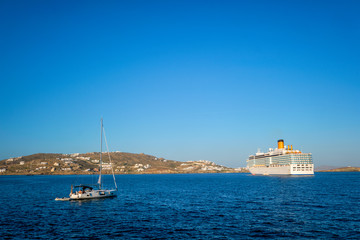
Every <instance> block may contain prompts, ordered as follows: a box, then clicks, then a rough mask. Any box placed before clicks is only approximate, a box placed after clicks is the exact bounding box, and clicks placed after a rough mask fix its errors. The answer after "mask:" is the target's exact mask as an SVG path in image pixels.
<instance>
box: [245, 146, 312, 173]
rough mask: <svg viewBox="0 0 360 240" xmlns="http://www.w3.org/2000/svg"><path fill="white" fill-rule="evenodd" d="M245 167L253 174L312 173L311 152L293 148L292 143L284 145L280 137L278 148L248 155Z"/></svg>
mask: <svg viewBox="0 0 360 240" xmlns="http://www.w3.org/2000/svg"><path fill="white" fill-rule="evenodd" d="M247 168H248V169H249V171H250V173H251V174H254V175H292V174H314V164H313V161H312V155H311V153H302V152H301V151H299V150H293V148H292V145H291V146H288V147H286V146H284V140H282V139H280V140H279V141H278V148H275V149H272V148H269V151H268V152H267V153H262V152H260V151H258V152H257V153H256V154H255V155H250V157H249V159H248V160H247Z"/></svg>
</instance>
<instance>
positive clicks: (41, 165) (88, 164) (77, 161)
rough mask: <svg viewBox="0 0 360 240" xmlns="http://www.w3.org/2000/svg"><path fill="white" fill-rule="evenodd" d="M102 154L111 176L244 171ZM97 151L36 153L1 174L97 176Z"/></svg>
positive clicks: (2, 164)
mask: <svg viewBox="0 0 360 240" xmlns="http://www.w3.org/2000/svg"><path fill="white" fill-rule="evenodd" d="M109 154H110V157H111V161H112V164H110V161H109V157H108V154H107V153H103V165H102V171H103V173H104V174H111V166H113V170H114V173H115V174H161V173H235V172H236V173H237V172H248V170H247V169H246V168H229V167H225V166H221V165H218V164H215V163H214V162H210V161H206V160H199V161H188V162H180V161H174V160H168V159H164V158H158V157H155V156H151V155H147V154H144V153H140V154H135V153H125V152H111V153H109ZM99 159H100V152H92V153H73V154H60V153H37V154H32V155H28V156H21V157H16V158H9V159H5V160H2V161H0V175H71V174H98V172H99Z"/></svg>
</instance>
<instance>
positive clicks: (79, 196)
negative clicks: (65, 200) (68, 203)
mask: <svg viewBox="0 0 360 240" xmlns="http://www.w3.org/2000/svg"><path fill="white" fill-rule="evenodd" d="M113 197H116V190H91V191H86V192H84V193H83V192H81V191H79V192H75V193H73V194H70V200H87V199H97V198H113Z"/></svg>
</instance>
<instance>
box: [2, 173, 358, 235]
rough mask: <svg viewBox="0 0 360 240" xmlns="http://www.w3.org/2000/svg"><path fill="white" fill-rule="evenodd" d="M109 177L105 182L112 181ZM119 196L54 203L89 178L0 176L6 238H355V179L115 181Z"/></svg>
mask: <svg viewBox="0 0 360 240" xmlns="http://www.w3.org/2000/svg"><path fill="white" fill-rule="evenodd" d="M111 179H112V176H106V181H108V182H111ZM116 180H117V183H118V186H119V192H118V197H117V198H113V199H101V200H90V201H71V202H70V201H67V202H61V201H54V199H55V198H56V197H64V196H68V194H69V192H70V185H71V184H74V183H75V184H76V183H80V182H82V183H93V182H94V181H95V182H96V179H95V180H94V177H93V176H1V177H0V187H1V194H0V206H1V208H0V224H1V227H0V236H1V238H4V239H24V238H31V239H35V238H38V239H49V238H50V239H69V238H77V239H78V238H94V239H130V238H138V239H139V238H140V239H141V238H152V239H155V238H156V239H183V238H194V239H213V238H215V239H216V238H217V239H263V238H272V239H281V238H284V239H306V238H310V239H314V238H315V239H331V238H341V239H344V238H345V239H360V173H316V174H315V175H314V176H308V177H305V176H303V177H289V176H287V177H272V176H251V175H250V174H244V173H240V174H168V175H167V174H166V175H117V176H116Z"/></svg>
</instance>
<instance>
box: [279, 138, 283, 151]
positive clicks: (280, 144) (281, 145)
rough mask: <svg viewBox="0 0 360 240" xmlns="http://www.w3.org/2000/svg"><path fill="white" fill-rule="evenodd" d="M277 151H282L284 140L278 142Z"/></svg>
mask: <svg viewBox="0 0 360 240" xmlns="http://www.w3.org/2000/svg"><path fill="white" fill-rule="evenodd" d="M278 149H284V140H282V139H280V140H279V141H278Z"/></svg>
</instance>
